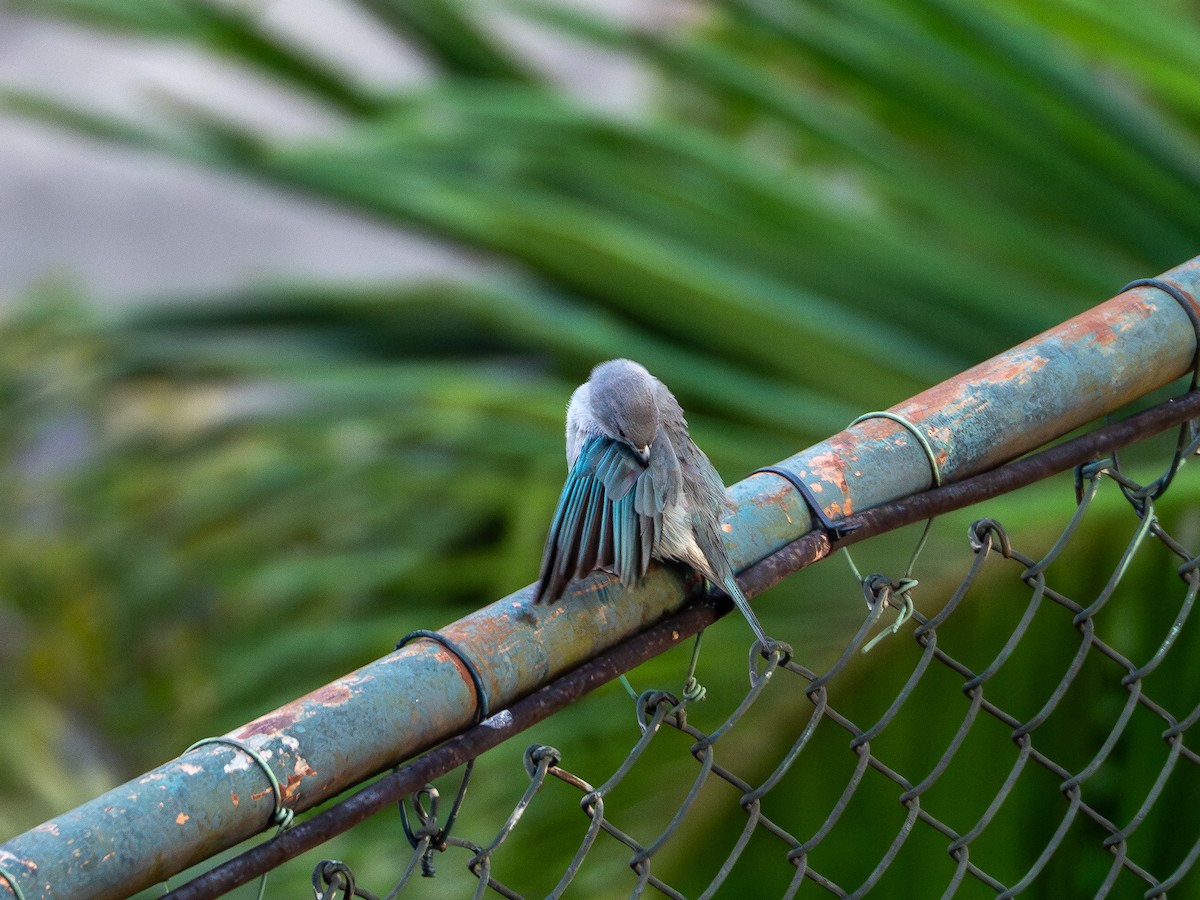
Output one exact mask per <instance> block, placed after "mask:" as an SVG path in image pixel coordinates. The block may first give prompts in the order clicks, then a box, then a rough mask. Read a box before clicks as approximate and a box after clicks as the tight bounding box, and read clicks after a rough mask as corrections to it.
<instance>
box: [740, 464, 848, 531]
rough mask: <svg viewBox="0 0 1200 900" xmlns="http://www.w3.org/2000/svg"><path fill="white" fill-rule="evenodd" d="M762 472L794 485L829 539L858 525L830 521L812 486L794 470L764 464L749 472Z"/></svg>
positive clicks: (753, 473)
mask: <svg viewBox="0 0 1200 900" xmlns="http://www.w3.org/2000/svg"><path fill="white" fill-rule="evenodd" d="M762 473H769V474H771V475H778V476H779V477H780V478H782V479H783V480H784V481H786V482H787V483H788V484H790V485H791V486H792V487H794V488H795V489H796V491H797V492H798V493H799V494H800V498H801V499H802V500H803V501H804V504H805V506H807V507H808V508H809V510H811V511H812V514H813V516H814V517H815V518H816V520H817V523H818V524H819V525H820V526H821V529H822V530H823V531H824V532H825V533H826V535H828V536H829V539H830V540H831V541H836V540H838V539H840V538H843V537H845V536H846V535H848V534H849V533H850V532H851V531H854V530H855V529H856V528H858V527H860V526H859V525H856V524H849V523H845V522H841V523H839V522H834V521H832V520H831V519H830V518H829V516H827V515H825V510H824V509H823V508H822V507H821V504H820V503H818V502H817V498H816V495H814V494H813V491H812V488H810V487H809V486H808V485H807V484H806V483H805V482H804V480H803V479H802V478H801V477H800V476H799V475H797V474H796V473H795V472H791V471H789V470H787V469H785V468H783V467H782V466H764V467H763V468H761V469H755V470H754V471H753V472H751V473H750V474H751V475H759V474H762Z"/></svg>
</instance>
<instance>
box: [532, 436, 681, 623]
mask: <svg viewBox="0 0 1200 900" xmlns="http://www.w3.org/2000/svg"><path fill="white" fill-rule="evenodd" d="M652 469H653V466H652V467H651V468H647V466H646V465H645V463H643V462H642V461H641V459H640V458H639V457H638V456H637V454H636V453H634V452H633V450H632V449H630V447H629V446H627V445H626V444H624V443H621V442H620V441H614V440H610V439H608V438H604V437H592V438H589V439H588V440H587V441H586V442H585V443H584V445H583V447H582V448H580V451H579V456H578V457H577V458H576V460H575V464H574V465H573V466H572V467H571V471H570V472H569V473H568V474H567V480H566V483H565V484H564V485H563V490H562V494H561V495H560V496H559V500H558V506H557V508H556V509H555V511H554V517H553V519H552V520H551V522H550V534H549V535H548V536H547V538H546V550H545V553H544V554H543V556H542V570H541V577H540V579H539V581H538V586H537V595H536V598H535V601H536V602H538V603H552V602H554V601H555V600H557V599H558V598H559V597H561V596H562V594H563V591H564V590H565V589H566V587H567V584H568V583H569V582H570V581H571V580H573V579H575V578H582V577H584V576H585V575H587V574H588V573H590V572H592V571H593V570H595V569H597V568H602V569H606V570H609V571H612V572H613V574H615V575H616V576H617V577H618V578H620V579H621V581H622V583H624V584H635V583H636V582H637V581H638V580H639V579H640V578H641V577H642V576H643V575H644V574H645V573H646V569H647V568H648V567H649V565H650V559H651V556H652V554H653V551H654V548H655V546H656V544H657V541H658V538H659V537H660V536H661V534H662V509H663V507H662V505H661V498H663V497H665V493H664V490H663V489H662V488H661V487H657V486H656V484H655V481H656V479H655V478H654V475H653V474H652Z"/></svg>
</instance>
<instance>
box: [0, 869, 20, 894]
mask: <svg viewBox="0 0 1200 900" xmlns="http://www.w3.org/2000/svg"><path fill="white" fill-rule="evenodd" d="M0 878H3V879H4V880H5V881H7V882H8V886H9V887H10V888H12V892H13V896H14V897H16V898H17V900H25V894H24V893H22V891H21V886H20V885H19V884H17V879H15V878H13V876H12V873H11V872H9V871H8V870H7V869H5V868H3V867H0Z"/></svg>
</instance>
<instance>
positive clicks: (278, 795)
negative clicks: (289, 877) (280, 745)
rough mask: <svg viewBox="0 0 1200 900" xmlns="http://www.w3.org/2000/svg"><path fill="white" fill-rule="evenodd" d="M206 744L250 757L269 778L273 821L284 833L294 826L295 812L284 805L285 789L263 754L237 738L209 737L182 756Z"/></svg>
mask: <svg viewBox="0 0 1200 900" xmlns="http://www.w3.org/2000/svg"><path fill="white" fill-rule="evenodd" d="M206 744H228V745H229V746H230V747H234V748H235V749H237V750H241V751H242V752H243V753H245V754H246V755H247V756H249V757H250V758H251V759H252V760H254V762H255V763H257V764H258V767H259V768H260V769H262V770H263V772H264V773H265V774H266V776H267V780H268V781H269V782H270V783H271V793H272V794H273V795H274V796H275V811H274V812H273V813H272V814H271V821H272V822H273V823H275V824H276V825H278V826H279V830H280V831H283V830H284V829H285V828H287V827H288V826H289V825H291V824H292V819H293V818H294V817H295V815H296V814H295V812H294V811H293V810H291V809H289V808H288V807H286V806H284V805H283V789H282V788H281V787H280V786H279V779H278V778H276V777H275V772H274V770H272V769H271V766H270V765H269V764H268V763H267V761H266V759H265V758H264V757H263V755H262V754H261V753H259V752H258V751H257V750H255V749H254V748H253V747H251V746H250V745H249V744H246V743H245V742H243V741H240V740H238V739H237V738H232V737H209V738H204V739H203V740H199V741H196V743H194V744H192V746H190V747H188V748H187V749H186V750H184V751H183V753H181V754H180V756H186V755H187V754H188V753H191V752H192V751H193V750H195V749H197V748H198V747H203V746H205V745H206Z"/></svg>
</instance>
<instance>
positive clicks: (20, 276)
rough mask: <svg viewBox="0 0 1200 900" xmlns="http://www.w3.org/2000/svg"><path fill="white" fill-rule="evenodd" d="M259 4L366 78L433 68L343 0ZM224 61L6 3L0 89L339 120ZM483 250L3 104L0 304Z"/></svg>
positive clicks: (583, 76) (598, 61) (226, 284)
mask: <svg viewBox="0 0 1200 900" xmlns="http://www.w3.org/2000/svg"><path fill="white" fill-rule="evenodd" d="M639 6H640V9H637V8H636V7H639ZM260 8H261V10H262V11H263V13H264V14H265V16H266V18H267V21H268V22H270V23H271V24H272V25H273V26H274V27H276V28H277V29H279V31H280V32H281V33H283V34H286V35H287V36H289V37H290V38H292V39H293V40H294V41H296V42H297V43H299V44H300V45H302V46H304V47H308V48H313V49H315V50H317V51H319V52H320V53H321V54H322V55H324V56H325V57H326V58H327V59H329V60H330V61H332V62H333V63H334V64H336V65H338V66H340V67H342V68H344V69H346V70H347V71H349V72H353V73H355V74H356V75H357V76H358V77H359V78H361V79H363V80H364V81H365V82H367V83H369V84H374V85H379V86H380V87H397V86H404V85H412V84H415V83H419V82H420V81H421V80H422V79H423V78H425V77H426V76H427V75H428V74H429V73H428V72H427V71H426V69H425V67H424V66H423V64H422V62H421V60H420V59H419V58H418V57H417V56H416V55H415V54H413V53H404V52H399V53H398V52H397V49H398V48H397V47H396V45H395V44H394V43H393V42H392V41H391V40H390V39H389V37H388V36H387V35H386V34H384V33H381V31H380V29H378V28H373V27H372V25H371V23H370V22H369V21H368V20H366V19H365V18H362V17H360V16H359V15H358V14H357V13H356V11H355V10H354V9H353V8H352V7H351V6H349V5H347V4H341V5H339V4H336V3H333V2H328V0H278V2H268V3H262V4H260ZM604 8H605V10H606V14H611V15H613V16H617V17H622V18H624V17H632V16H634V15H638V16H645V15H647V14H653V15H663V14H665V10H664V8H658V9H656V10H651V9H649V8H648V7H646V6H645V4H638V3H637V2H636V0H619V2H615V3H605V4H604ZM493 25H494V26H495V27H497V28H498V29H499V30H500V33H501V34H502V35H503V36H504V37H505V38H506V39H507V40H509V41H510V42H512V43H513V45H514V46H516V47H519V48H520V49H521V50H522V52H523V53H528V54H531V55H532V56H533V57H534V58H535V59H536V60H537V61H538V63H539V65H541V66H542V67H543V68H544V70H545V71H546V72H547V73H549V74H551V75H552V76H553V77H554V78H555V79H556V80H558V81H560V82H561V83H562V84H564V85H565V86H566V87H567V88H568V89H569V90H571V92H572V93H573V94H576V95H577V96H579V97H580V98H584V99H586V100H587V102H589V103H592V104H597V105H600V106H603V107H605V108H608V109H629V108H631V107H633V106H636V105H637V104H638V102H639V100H640V99H641V98H643V97H644V96H645V93H646V84H645V79H644V78H643V77H642V76H641V75H640V74H639V73H638V71H637V70H636V69H634V68H633V67H632V66H630V65H629V64H628V63H627V62H625V61H624V60H623V59H621V58H620V57H617V56H615V55H611V54H606V53H605V52H603V51H600V50H597V49H596V48H594V47H586V48H585V47H582V46H580V45H575V44H572V43H569V42H567V41H564V40H563V39H562V38H561V37H558V38H554V39H551V38H550V37H549V36H548V35H547V34H546V33H545V32H542V31H538V32H536V33H535V32H534V30H533V29H532V28H531V27H530V26H529V25H527V24H524V23H516V22H513V21H511V20H508V21H505V20H503V19H499V18H495V19H494V20H493ZM400 49H401V50H403V48H400ZM231 68H232V67H231V66H229V65H227V64H225V65H217V64H214V63H213V61H212V60H211V59H207V58H205V57H204V56H202V55H201V54H199V53H197V52H196V51H195V50H194V49H192V48H189V47H188V46H185V45H183V44H175V43H172V42H169V41H163V42H160V43H154V44H150V43H147V42H146V41H142V40H128V39H125V38H123V37H122V36H120V35H115V34H97V33H95V32H89V31H85V30H83V29H77V28H73V27H72V26H70V25H65V24H62V23H55V22H48V21H46V20H44V19H34V18H32V17H27V16H24V15H22V14H21V13H20V12H18V11H14V10H13V9H12V8H11V7H10V6H9V5H8V4H6V3H2V2H0V88H18V89H32V90H37V91H40V92H45V93H49V94H52V95H54V96H55V97H57V98H61V99H64V100H67V101H69V102H72V103H76V104H79V105H81V106H85V107H88V108H93V109H101V110H105V111H112V112H119V113H122V114H124V115H129V116H137V117H145V118H149V117H150V114H152V113H153V112H154V111H155V109H156V104H157V106H158V107H160V108H161V103H162V98H163V97H164V96H166V95H169V96H172V97H181V98H184V99H185V100H187V101H189V102H195V103H200V104H207V105H211V106H213V107H214V108H219V109H221V110H222V111H223V112H225V113H229V112H234V111H236V112H239V113H240V114H241V115H244V116H246V117H247V118H248V119H249V120H252V121H254V122H256V123H258V124H260V125H262V124H264V123H265V124H268V125H269V126H270V128H272V129H273V130H274V131H276V132H278V133H281V134H287V135H305V134H313V135H319V134H320V133H321V132H322V131H324V130H328V129H329V128H332V127H336V124H337V123H336V122H330V121H329V120H328V119H327V118H326V117H325V116H324V115H323V114H322V113H321V112H320V111H319V110H317V109H315V108H312V107H309V106H307V105H305V104H303V103H300V102H298V101H297V100H296V99H295V98H294V97H288V96H286V95H284V94H282V93H278V92H275V91H273V90H271V89H270V88H269V87H264V86H263V84H262V83H261V82H255V81H254V80H252V79H251V78H249V77H247V78H238V77H236V76H235V75H232V74H231ZM479 264H481V261H480V260H478V259H475V258H472V257H471V256H469V255H468V254H467V253H465V252H464V251H462V250H458V249H454V248H450V247H447V246H445V245H442V244H440V243H439V242H437V241H436V240H433V239H429V238H425V237H423V236H421V235H415V234H414V235H407V236H403V235H398V234H397V231H396V229H395V227H394V225H393V226H390V227H387V228H384V227H377V226H375V225H374V224H372V223H371V222H370V221H366V220H364V219H363V218H362V217H360V216H351V215H346V214H343V213H341V212H339V211H338V210H336V209H334V208H331V207H330V206H327V205H322V204H318V203H314V202H310V201H307V200H305V199H304V198H294V199H292V198H286V197H281V196H280V194H279V193H278V192H273V191H267V190H264V189H262V188H260V187H257V186H254V185H251V184H248V183H245V182H240V181H237V180H235V179H233V178H224V177H221V176H220V175H215V174H213V173H212V172H209V171H205V170H201V169H199V168H193V167H191V166H188V165H186V164H182V163H176V162H172V161H169V160H166V159H164V158H162V157H161V156H155V155H150V154H146V155H140V154H135V153H130V152H129V151H127V150H118V149H112V148H108V147H105V146H103V145H101V144H98V143H95V142H90V141H85V140H80V139H77V138H74V137H72V136H70V135H68V134H65V133H63V132H59V131H55V130H52V129H48V128H46V127H44V126H41V125H33V124H27V123H24V122H21V121H19V120H14V119H13V118H10V117H3V118H0V303H6V302H11V301H12V300H13V299H14V298H18V297H20V296H21V295H22V294H24V293H26V292H27V291H28V290H29V289H30V287H31V286H32V285H34V284H36V283H37V282H38V281H39V280H40V279H44V278H47V277H66V278H68V279H70V280H71V281H73V282H75V283H78V284H80V285H86V286H87V291H88V296H89V298H91V299H93V300H96V301H100V302H106V303H116V304H120V303H128V302H131V301H136V300H138V299H139V298H145V297H148V296H151V295H155V294H162V293H168V294H169V293H171V292H173V291H176V290H181V289H187V290H188V292H189V293H194V292H199V293H204V292H208V291H212V292H220V291H223V290H228V289H230V288H234V287H237V286H239V285H244V284H247V283H252V282H256V281H262V280H264V279H270V278H272V277H273V276H275V275H276V274H277V273H284V272H286V273H287V274H288V277H289V278H292V279H294V278H296V277H314V278H325V277H331V278H333V277H354V278H359V279H368V280H370V279H376V278H381V279H386V278H393V277H405V278H414V277H418V278H419V277H428V276H435V275H438V274H440V273H443V272H446V271H450V270H456V271H461V270H462V267H464V266H472V265H479Z"/></svg>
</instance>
